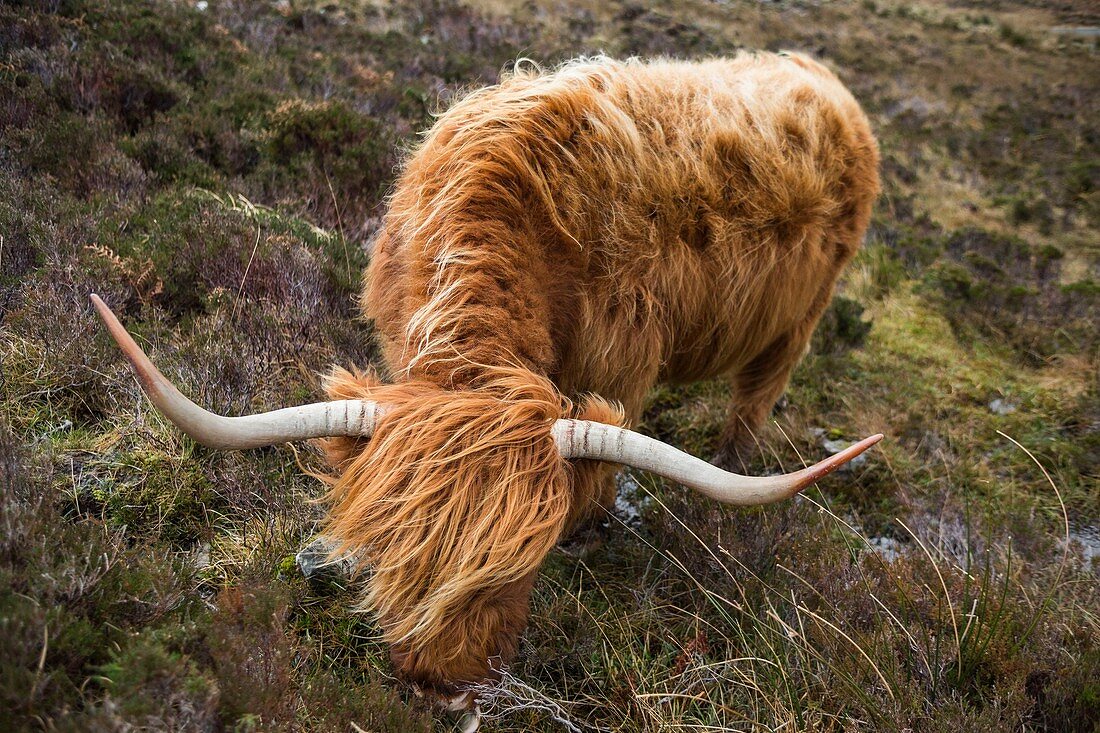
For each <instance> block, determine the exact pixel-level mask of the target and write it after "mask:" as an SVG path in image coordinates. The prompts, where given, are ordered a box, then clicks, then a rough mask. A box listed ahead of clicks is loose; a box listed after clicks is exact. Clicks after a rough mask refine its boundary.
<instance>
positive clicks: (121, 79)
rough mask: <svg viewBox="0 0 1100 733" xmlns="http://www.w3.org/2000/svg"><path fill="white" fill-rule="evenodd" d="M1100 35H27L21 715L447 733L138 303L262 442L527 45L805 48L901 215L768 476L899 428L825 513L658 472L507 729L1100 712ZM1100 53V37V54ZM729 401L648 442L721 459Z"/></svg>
mask: <svg viewBox="0 0 1100 733" xmlns="http://www.w3.org/2000/svg"><path fill="white" fill-rule="evenodd" d="M1097 26H1100V15H1098V14H1097V12H1096V8H1095V5H1094V4H1092V3H1089V2H1086V1H1084V0H1048V1H1047V2H1041V3H1037V4H1028V5H1024V4H1022V3H1015V2H1012V1H1011V0H958V1H957V2H932V1H931V0H920V1H918V2H899V1H895V0H884V1H881V2H880V1H879V0H861V1H860V2H849V1H847V0H838V2H830V3H818V2H801V1H796V2H787V1H786V0H781V1H780V2H770V3H757V2H705V1H703V0H675V1H669V2H657V3H653V4H650V5H643V4H640V3H634V2H621V1H620V0H604V1H603V2H598V3H597V2H590V1H589V0H528V1H527V2H523V3H516V2H510V1H509V0H473V1H472V2H470V3H468V4H464V3H459V2H456V1H455V0H414V1H413V2H409V3H396V2H394V3H384V2H371V1H369V0H368V1H365V2H348V3H321V2H311V1H310V0H300V1H295V2H285V1H284V2H275V3H260V2H218V1H217V0H211V1H210V2H206V1H204V2H191V3H181V2H168V1H167V0H155V1H154V2H138V1H137V0H117V1H111V2H107V1H106V0H100V1H96V0H70V1H66V0H53V1H52V2H45V1H44V2H28V3H25V4H24V3H15V4H11V3H6V4H3V5H0V365H2V373H0V407H2V412H0V658H2V659H3V660H4V664H3V665H0V728H3V729H5V730H18V729H33V730H120V731H121V730H141V729H147V730H238V731H248V730H257V731H258V730H264V731H269V730H343V731H349V730H351V731H354V730H366V731H410V730H425V731H427V730H444V729H446V728H447V726H448V725H450V723H449V721H448V720H447V719H446V718H443V717H441V716H439V715H436V714H435V713H434V712H433V711H432V710H431V709H430V708H428V707H427V706H426V705H425V704H424V703H422V702H421V701H420V700H418V699H417V698H416V697H415V696H414V695H412V693H411V691H410V690H409V689H408V688H406V687H404V686H402V685H401V684H400V683H398V682H396V681H395V680H393V679H392V675H391V668H390V666H389V663H388V660H387V655H386V651H385V648H384V646H383V645H382V644H381V643H380V641H379V639H378V630H377V628H376V627H375V626H374V625H373V622H372V619H371V617H370V616H369V615H368V614H361V613H353V612H352V607H353V606H354V603H355V594H354V589H353V588H349V587H348V583H347V582H346V581H345V579H344V578H343V577H342V576H341V575H340V574H338V573H317V574H314V575H313V576H312V577H311V578H309V579H307V578H305V577H304V576H303V575H302V574H301V572H300V571H299V569H298V567H297V564H296V562H295V554H296V553H297V552H298V551H299V550H300V549H301V548H302V547H304V546H305V545H307V544H308V543H309V542H310V540H311V539H312V538H313V536H314V534H315V532H316V528H317V522H318V519H319V517H320V516H321V511H322V507H320V506H318V505H317V504H316V503H312V502H311V499H315V498H317V497H318V496H320V494H321V493H322V488H323V487H322V486H321V484H320V483H319V482H318V481H316V480H315V479H313V478H310V477H309V475H308V474H307V472H306V471H307V470H317V469H319V468H320V467H321V466H320V462H319V460H318V458H317V456H316V455H315V454H314V453H313V452H312V451H311V449H309V448H308V447H307V448H301V447H300V448H299V449H298V451H297V452H295V451H294V450H293V449H292V448H290V447H282V448H272V449H266V450H261V451H253V452H248V453H227V454H221V453H215V452H212V451H209V450H206V449H203V448H201V447H199V446H197V445H196V444H194V443H193V442H191V441H190V440H188V439H185V438H183V437H181V435H180V434H179V433H178V432H177V431H176V430H175V429H173V428H172V427H171V426H170V425H167V424H165V422H164V420H163V419H162V418H160V417H159V416H158V415H157V413H156V412H155V411H154V410H153V409H152V408H151V407H150V405H149V404H148V403H147V402H146V401H145V400H144V399H143V398H142V396H141V394H140V392H139V389H138V387H137V384H136V382H135V381H134V379H133V378H132V376H131V375H130V374H129V372H128V371H127V369H126V367H125V366H124V364H123V363H121V361H120V359H119V356H118V352H117V350H116V349H115V347H114V346H113V344H112V343H111V342H110V341H109V340H108V338H107V337H106V335H105V334H104V333H103V332H102V330H101V329H100V328H99V326H98V324H97V322H96V321H95V320H94V317H93V315H92V312H91V310H90V309H89V307H88V299H87V296H88V293H89V292H92V291H96V292H99V293H100V294H101V295H103V296H104V298H105V299H106V300H107V301H108V302H109V303H111V304H112V305H113V306H114V307H116V310H117V311H118V312H119V314H120V316H121V317H122V318H123V320H124V321H125V323H126V324H127V326H128V327H129V328H130V329H131V330H132V331H133V332H134V333H135V334H136V335H137V337H138V338H139V340H140V341H142V342H143V343H144V344H146V345H147V346H148V347H149V349H150V351H151V353H152V354H153V355H154V357H155V358H156V360H157V361H158V363H159V364H160V365H161V367H162V368H163V369H164V370H165V372H166V373H168V374H170V375H171V376H172V377H173V378H174V379H176V380H177V381H178V383H179V384H180V385H181V387H182V389H183V390H184V391H185V392H187V393H189V394H190V395H192V396H194V397H195V398H196V399H197V400H198V401H199V402H201V403H202V404H204V405H205V406H207V407H210V408H211V409H215V410H218V411H221V412H228V413H241V412H246V411H253V410H263V409H270V408H273V407H276V406H283V405H285V404H287V403H288V402H295V401H307V400H311V399H315V398H317V396H318V395H319V388H318V377H317V375H318V373H320V372H322V371H324V370H325V369H327V368H328V367H329V365H331V364H334V363H336V364H344V365H350V364H359V365H363V364H366V363H368V362H370V361H371V360H372V359H374V358H376V355H375V352H374V349H373V347H372V343H371V330H370V327H369V325H368V324H365V323H363V322H360V321H357V320H355V319H354V314H355V307H354V302H353V297H354V294H355V291H356V289H357V283H358V279H359V273H360V271H361V270H362V268H363V267H364V265H365V263H366V262H367V261H368V257H369V243H370V241H371V237H372V235H373V233H374V232H375V231H376V230H377V227H378V222H379V216H380V214H381V213H382V210H383V197H384V195H385V192H386V190H387V187H388V186H389V184H390V183H391V182H392V179H393V175H394V173H393V171H394V166H395V165H396V164H397V163H398V162H399V160H400V158H401V155H402V150H404V149H406V148H408V147H409V146H411V145H414V144H415V141H416V134H417V132H418V131H420V130H423V129H425V128H426V127H427V126H428V125H430V123H431V119H432V113H433V111H435V110H438V109H440V108H443V107H445V106H446V105H447V104H448V102H449V100H451V99H453V98H454V97H455V95H457V94H460V93H461V92H462V91H463V90H465V89H468V88H471V87H476V86H479V85H483V84H487V83H492V82H493V81H494V80H495V79H497V77H498V75H499V72H500V70H501V69H502V68H505V67H506V66H507V65H509V64H510V63H513V62H514V61H515V59H517V58H520V57H529V58H532V59H535V60H536V61H538V62H540V63H543V64H547V65H553V64H554V63H557V62H559V61H562V60H564V59H567V58H571V57H573V56H576V55H579V54H591V53H596V52H606V53H608V54H611V55H615V56H625V55H631V54H635V55H642V56H653V55H661V54H664V55H674V56H679V57H688V58H692V57H701V56H708V55H714V54H723V53H729V52H732V51H734V50H736V49H739V48H746V47H748V48H762V49H771V50H778V49H798V50H804V51H808V52H811V53H813V54H815V55H816V56H818V57H819V58H821V59H823V60H824V61H825V62H826V63H828V64H829V65H830V66H832V67H833V68H834V69H836V70H837V72H838V73H839V74H840V76H841V77H842V78H843V79H844V81H845V82H846V83H847V84H848V85H849V86H850V87H851V89H852V90H853V92H854V93H855V94H856V96H857V97H858V98H859V99H860V101H861V102H862V103H863V104H864V106H865V108H866V109H867V111H868V113H869V115H870V116H871V118H872V122H873V124H874V126H875V129H876V133H877V134H878V135H879V139H880V141H881V145H882V150H883V158H884V163H883V175H884V181H885V192H884V195H883V197H882V199H881V201H880V203H879V205H878V208H877V213H876V215H875V219H874V223H873V226H872V229H871V232H870V234H869V236H868V241H867V246H866V248H865V249H864V251H863V252H862V254H861V255H860V256H859V258H858V260H857V261H856V263H855V265H854V266H853V267H852V268H851V270H850V271H849V272H848V274H847V276H846V279H845V281H844V284H843V288H842V295H841V296H840V297H838V298H837V299H836V301H835V302H834V304H833V306H832V308H831V309H830V311H829V313H828V315H827V317H826V319H825V321H824V322H823V324H822V327H821V329H820V332H819V333H818V335H817V337H816V339H815V342H814V348H813V351H812V353H811V354H810V355H809V356H808V357H807V358H806V360H805V361H804V362H803V364H802V365H801V366H800V367H799V369H798V370H797V372H796V374H795V377H794V379H793V381H792V384H791V387H790V390H789V392H788V394H787V398H786V402H785V406H784V407H783V408H782V409H781V410H779V411H777V413H776V414H775V415H774V423H773V424H772V425H770V426H769V428H768V430H767V431H766V432H765V433H764V434H763V435H761V441H760V450H759V455H758V456H757V457H756V459H755V461H754V465H753V467H752V468H753V469H754V470H757V471H762V470H773V469H776V468H778V467H779V466H788V467H789V466H793V465H797V464H799V462H800V461H802V460H803V459H805V460H810V459H815V458H818V457H820V456H822V455H824V454H825V453H826V452H827V451H828V449H829V448H830V447H831V446H834V445H837V444H842V443H844V442H845V441H850V440H852V439H854V438H856V437H858V436H861V435H865V434H869V433H872V432H879V431H881V432H884V433H885V434H886V435H887V439H886V440H885V441H884V442H883V443H882V444H881V445H880V447H879V448H877V449H876V450H875V451H874V452H872V453H870V454H868V457H867V459H866V460H865V461H864V462H862V463H860V464H859V465H856V466H853V467H852V468H851V469H850V470H848V471H846V472H843V473H840V474H837V475H834V476H831V477H829V478H828V479H826V480H824V481H822V482H821V484H820V486H819V487H818V488H817V489H814V490H812V491H810V492H809V493H808V494H807V495H806V496H805V497H804V498H803V499H800V500H797V501H794V502H789V503H787V504H783V505H780V506H775V507H769V508H765V509H751V510H737V509H731V508H724V507H720V506H716V505H715V504H714V503H712V502H708V501H706V500H703V499H701V498H699V497H697V496H695V495H692V494H689V493H687V492H685V491H684V490H682V489H681V488H679V487H676V486H671V485H666V484H663V483H661V482H660V481H658V480H656V479H654V478H653V477H650V476H646V475H638V476H626V477H624V479H623V482H622V483H623V496H622V497H621V502H620V506H619V511H618V512H617V513H616V514H615V515H613V516H609V518H608V521H609V523H610V525H611V526H610V532H609V537H608V539H607V540H606V541H605V543H604V545H603V547H602V548H601V549H600V550H599V551H598V552H594V553H589V554H587V555H584V554H578V553H576V552H572V551H569V548H566V549H564V550H562V551H559V552H555V553H553V554H552V555H551V557H550V558H549V559H548V561H547V563H546V565H545V567H544V569H543V572H542V574H541V576H540V578H539V582H538V585H537V588H536V592H535V596H534V600H533V613H532V621H531V627H530V629H529V630H528V632H527V633H526V635H525V637H524V640H523V645H522V649H521V654H520V657H519V659H518V660H517V661H516V663H515V664H514V665H513V667H512V669H511V671H510V676H509V678H508V679H507V680H506V681H505V684H504V685H502V686H501V687H499V688H497V689H496V690H495V691H493V692H492V694H491V695H487V699H486V701H485V705H484V708H485V713H486V716H487V717H486V720H485V722H484V724H483V729H485V730H492V731H520V730H547V731H551V730H587V729H597V730H647V731H648V730H652V731H657V730H671V729H688V730H718V729H726V728H729V729H735V730H746V731H748V730H778V729H783V730H837V731H840V730H844V731H848V730H866V731H952V732H956V731H993V730H1026V731H1092V730H1096V729H1097V726H1100V615H1098V609H1100V583H1098V582H1097V581H1098V573H1100V560H1098V559H1097V555H1098V553H1100V541H1098V540H1097V526H1098V525H1100V377H1098V374H1100V328H1098V327H1097V323H1098V322H1100V122H1098V121H1100V93H1098V83H1097V79H1100V63H1098V53H1100V40H1098V37H1097V35H1096V33H1095V32H1094V31H1095V29H1096V27H1097ZM1090 28H1091V29H1092V31H1090V30H1089V29H1090ZM726 399H727V395H726V393H725V390H724V387H723V386H722V385H721V384H719V383H703V384H699V385H696V386H693V387H690V388H685V389H662V390H660V391H658V392H656V393H655V394H654V395H653V398H652V403H651V406H650V408H649V410H648V412H647V417H646V424H645V425H644V426H643V429H644V430H645V431H647V432H649V433H650V434H654V435H658V436H660V437H662V438H665V439H667V440H670V441H672V442H675V443H677V444H678V445H681V446H683V447H684V448H686V449H687V450H690V451H692V452H693V453H695V454H697V455H702V456H707V455H710V454H711V453H713V451H714V449H715V439H716V437H717V431H718V428H719V425H720V422H721V418H722V414H723V410H724V403H725V400H726Z"/></svg>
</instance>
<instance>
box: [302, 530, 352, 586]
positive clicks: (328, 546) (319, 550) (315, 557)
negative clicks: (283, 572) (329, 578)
mask: <svg viewBox="0 0 1100 733" xmlns="http://www.w3.org/2000/svg"><path fill="white" fill-rule="evenodd" d="M335 550H336V543H335V542H334V541H333V540H331V539H330V538H328V537H325V536H324V535H318V536H317V537H316V538H314V540H313V541H312V542H310V543H309V544H308V545H306V546H305V547H303V548H302V549H301V550H299V551H298V554H297V555H295V556H294V562H295V564H297V565H298V570H299V571H300V572H301V573H302V575H303V576H305V577H306V578H313V577H314V576H315V575H318V574H320V573H327V572H333V571H334V572H336V573H337V574H339V575H350V573H351V562H350V561H349V560H347V559H338V560H330V559H329V556H330V555H331V554H332V553H333V552H335Z"/></svg>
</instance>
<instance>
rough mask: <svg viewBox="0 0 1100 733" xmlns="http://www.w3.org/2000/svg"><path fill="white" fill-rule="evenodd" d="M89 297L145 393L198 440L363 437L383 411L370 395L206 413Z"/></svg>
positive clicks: (215, 443) (236, 442) (256, 444)
mask: <svg viewBox="0 0 1100 733" xmlns="http://www.w3.org/2000/svg"><path fill="white" fill-rule="evenodd" d="M91 298H92V305H94V306H95V309H96V311H97V312H98V313H99V317H100V318H102V319H103V323H105V324H106V326H107V330H108V331H110V332H111V336H113V337H114V339H115V341H116V342H118V345H119V347H121V348H122V352H123V353H124V354H125V355H126V358H127V359H129V360H130V364H131V365H132V366H133V367H134V371H135V372H136V373H137V377H138V380H139V381H140V382H141V388H142V389H144V390H145V394H147V395H148V396H149V399H150V400H151V401H152V402H153V404H154V405H156V406H157V408H158V409H159V410H160V411H161V412H162V413H164V415H165V417H167V418H168V419H169V420H171V421H172V422H173V423H175V424H176V425H177V426H178V427H179V428H180V429H181V430H182V431H183V432H185V433H187V434H188V435H190V436H191V437H192V438H194V439H195V440H196V441H198V442H199V443H202V444H203V445H208V446H210V447H211V448H222V449H227V450H234V449H244V448H260V447H262V446H265V445H277V444H279V443H288V442H290V441H293V440H308V439H309V438H326V437H331V436H337V435H342V436H348V437H356V436H362V437H366V436H369V435H370V434H371V433H372V432H374V426H375V425H376V424H377V422H378V418H379V417H380V416H381V414H382V413H383V412H384V411H385V408H384V407H382V406H381V405H379V404H378V403H376V402H372V401H370V400H335V401H332V402H314V403H313V404H309V405H301V406H299V407H287V408H284V409H282V410H274V411H272V412H262V413H258V414H256V415H245V416H243V417H222V416H221V415H215V414H214V413H212V412H207V411H206V410H204V409H202V408H201V407H199V406H198V405H196V404H195V403H194V402H192V401H191V400H189V399H187V398H186V397H184V396H183V395H182V394H181V393H180V391H179V390H178V389H176V387H175V385H173V384H172V383H171V382H169V381H168V379H167V378H166V377H165V376H164V375H163V374H161V373H160V370H159V369H157V368H156V366H154V365H153V362H151V361H150V360H149V357H147V356H146V355H145V352H143V351H142V350H141V347H140V346H138V345H137V343H135V342H134V340H133V339H132V338H130V334H129V333H127V332H126V329H125V328H123V326H122V324H121V323H119V322H118V319H117V318H116V317H115V314H114V313H112V312H111V309H110V308H108V307H107V305H106V304H105V303H104V302H103V301H102V300H101V299H100V298H99V296H98V295H94V294H93V295H92V296H91Z"/></svg>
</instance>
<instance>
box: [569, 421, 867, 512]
mask: <svg viewBox="0 0 1100 733" xmlns="http://www.w3.org/2000/svg"><path fill="white" fill-rule="evenodd" d="M553 434H554V440H555V442H556V443H557V445H558V449H559V450H560V451H561V454H562V456H564V457H565V458H590V459H593V460H597V461H608V462H609V463H621V464H623V465H626V466H632V467H634V468H640V469H642V470H643V471H649V472H651V473H655V474H658V475H660V476H664V477H665V478H668V479H672V480H673V481H676V482H678V483H681V484H683V485H684V486H688V487H690V488H693V489H696V490H697V491H700V492H702V493H703V494H706V495H707V496H709V497H711V498H712V499H716V500H717V501H720V502H723V503H726V504H738V505H741V506H752V505H755V504H770V503H772V502H774V501H780V500H782V499H788V498H790V497H792V496H794V495H795V494H797V493H798V492H799V491H801V490H802V489H804V488H806V487H807V486H809V485H810V484H812V483H814V482H815V481H817V480H818V479H819V478H821V477H822V476H824V475H825V474H827V473H831V472H833V471H835V470H836V469H837V468H839V467H840V466H843V465H844V464H845V463H847V462H848V461H850V460H852V459H853V458H855V457H856V456H858V455H859V454H860V453H862V452H863V451H865V450H867V449H868V448H870V447H871V446H872V445H874V444H875V443H877V442H879V441H880V440H882V435H881V434H880V435H872V436H871V437H870V438H865V439H863V440H861V441H859V442H858V443H856V444H855V445H852V446H850V447H848V448H845V449H844V450H842V451H840V452H839V453H837V454H835V455H832V456H829V457H828V458H826V459H825V460H823V461H821V462H820V463H816V464H814V465H812V466H810V467H808V468H804V469H802V470H801V471H796V472H794V473H788V474H784V475H782V476H741V475H739V474H736V473H730V472H728V471H723V470H722V469H720V468H718V467H717V466H712V465H711V464H709V463H707V462H706V461H702V460H700V459H698V458H696V457H695V456H691V455H688V454H687V453H684V452H683V451H681V450H678V449H676V448H673V447H672V446H671V445H668V444H667V443H662V442H661V441H659V440H655V439H653V438H649V437H647V436H645V435H642V434H641V433H635V432H634V431H632V430H627V429H626V428H620V427H618V426H616V425H607V424H604V423H599V422H592V421H590V420H558V421H557V422H556V423H554V427H553Z"/></svg>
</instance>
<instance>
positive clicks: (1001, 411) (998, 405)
mask: <svg viewBox="0 0 1100 733" xmlns="http://www.w3.org/2000/svg"><path fill="white" fill-rule="evenodd" d="M989 409H990V411H991V412H992V413H993V414H994V415H1011V414H1012V413H1014V412H1016V405H1014V404H1012V403H1011V402H1008V401H1006V400H1002V399H1001V398H999V397H998V398H997V399H995V400H993V401H992V402H990V403H989Z"/></svg>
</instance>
